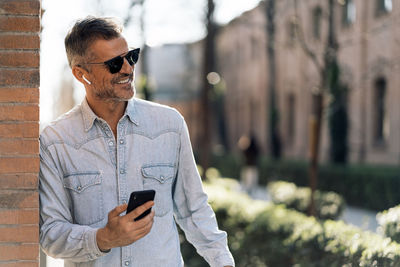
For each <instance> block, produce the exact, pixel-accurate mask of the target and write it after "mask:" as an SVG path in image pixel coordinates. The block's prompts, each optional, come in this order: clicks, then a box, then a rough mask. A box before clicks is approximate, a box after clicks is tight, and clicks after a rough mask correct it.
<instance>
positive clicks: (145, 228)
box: [131, 216, 153, 240]
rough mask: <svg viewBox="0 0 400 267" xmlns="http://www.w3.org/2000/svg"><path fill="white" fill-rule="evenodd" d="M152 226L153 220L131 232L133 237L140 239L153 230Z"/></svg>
mask: <svg viewBox="0 0 400 267" xmlns="http://www.w3.org/2000/svg"><path fill="white" fill-rule="evenodd" d="M146 217H147V216H146ZM143 220H144V219H143ZM140 221H142V220H140ZM152 226H153V220H150V221H149V222H148V223H146V224H144V225H143V227H138V228H136V229H135V230H134V231H132V232H131V236H132V239H133V240H138V239H140V238H142V237H143V236H145V235H147V234H148V233H149V232H150V231H151V228H152Z"/></svg>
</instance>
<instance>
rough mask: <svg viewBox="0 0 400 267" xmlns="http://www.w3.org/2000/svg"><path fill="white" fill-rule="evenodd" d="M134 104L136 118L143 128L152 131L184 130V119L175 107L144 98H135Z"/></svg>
mask: <svg viewBox="0 0 400 267" xmlns="http://www.w3.org/2000/svg"><path fill="white" fill-rule="evenodd" d="M134 105H135V112H136V114H135V115H137V117H136V118H137V119H138V123H139V124H140V125H141V126H142V127H143V129H146V130H147V131H151V132H153V131H154V132H163V131H175V132H180V131H181V130H182V126H183V122H184V119H183V116H182V115H181V114H180V113H179V112H178V111H177V110H176V109H175V108H173V107H170V106H167V105H164V104H160V103H155V102H152V101H146V100H142V99H135V102H134Z"/></svg>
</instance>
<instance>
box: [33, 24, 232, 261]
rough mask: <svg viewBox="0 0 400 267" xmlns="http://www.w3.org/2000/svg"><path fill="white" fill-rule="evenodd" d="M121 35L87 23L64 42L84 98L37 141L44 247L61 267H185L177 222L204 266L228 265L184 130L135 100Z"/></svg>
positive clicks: (161, 110) (158, 108)
mask: <svg viewBox="0 0 400 267" xmlns="http://www.w3.org/2000/svg"><path fill="white" fill-rule="evenodd" d="M121 32H122V27H121V26H120V25H119V24H118V23H117V22H116V21H114V20H113V19H110V18H96V17H88V18H85V19H83V20H79V21H77V22H76V24H75V25H74V26H73V28H72V29H71V31H70V32H69V33H68V35H67V36H66V38H65V47H66V51H67V57H68V61H69V64H70V66H71V68H72V73H73V75H74V76H75V78H76V79H77V80H78V81H80V82H81V83H82V84H83V85H84V86H85V90H86V98H85V100H84V101H83V102H82V104H81V105H78V106H76V107H75V108H74V109H72V110H71V111H70V112H68V113H67V114H65V115H64V116H63V117H61V118H59V119H58V120H57V121H55V122H54V123H52V124H51V125H49V126H48V127H46V128H45V129H44V130H43V132H42V134H41V137H40V159H41V165H40V186H39V192H40V243H41V246H42V248H43V250H44V251H45V252H46V253H47V254H48V255H50V256H52V257H55V258H61V259H64V260H65V266H143V267H149V266H150V267H151V266H157V267H159V266H160V267H164V266H171V267H177V266H183V261H182V257H181V253H180V248H179V238H178V233H177V228H176V225H175V222H174V219H175V221H176V222H177V223H178V224H179V225H180V227H181V228H182V229H183V230H184V232H185V234H186V237H187V239H188V240H189V241H190V242H191V243H192V244H193V245H194V246H195V247H196V249H197V251H198V253H199V254H200V255H202V256H203V257H204V258H205V259H206V260H207V262H208V263H209V264H210V265H211V266H218V267H221V266H233V265H234V262H233V258H232V256H231V254H230V252H229V250H228V247H227V238H226V233H225V232H222V231H220V230H218V226H217V222H216V220H215V215H214V212H213V211H212V209H211V208H210V206H209V205H208V204H207V196H206V195H205V193H204V192H203V189H202V185H201V180H200V177H199V175H198V172H197V169H196V165H195V162H194V159H193V153H192V149H191V145H190V141H189V135H188V130H187V127H186V124H185V122H184V120H183V118H182V116H181V115H180V114H179V113H178V112H177V111H176V110H174V109H172V108H169V107H166V106H162V105H158V104H155V103H151V102H147V101H143V100H139V99H135V98H133V96H134V94H135V88H134V85H133V80H134V69H135V63H136V62H137V60H138V56H139V49H133V50H129V48H128V44H127V42H126V41H125V39H124V38H123V37H122V35H121ZM165 64H168V63H165ZM145 189H154V190H155V191H156V196H155V199H154V202H153V201H150V202H147V203H145V204H144V205H142V206H139V207H138V208H136V209H135V210H133V211H132V212H131V213H128V214H126V212H125V211H126V208H127V204H126V203H127V201H128V198H129V195H130V193H131V192H132V191H138V190H145ZM150 207H151V208H152V212H151V213H150V214H148V215H147V216H146V217H144V218H143V219H141V220H138V221H135V220H134V218H136V217H137V216H138V215H140V214H142V213H143V211H145V210H147V209H148V208H150Z"/></svg>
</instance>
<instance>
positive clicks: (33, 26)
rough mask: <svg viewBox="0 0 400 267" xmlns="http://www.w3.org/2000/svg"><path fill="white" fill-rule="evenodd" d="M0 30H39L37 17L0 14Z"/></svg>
mask: <svg viewBox="0 0 400 267" xmlns="http://www.w3.org/2000/svg"><path fill="white" fill-rule="evenodd" d="M0 31H9V32H39V31H40V19H39V17H31V16H29V17H25V16H18V17H14V16H0Z"/></svg>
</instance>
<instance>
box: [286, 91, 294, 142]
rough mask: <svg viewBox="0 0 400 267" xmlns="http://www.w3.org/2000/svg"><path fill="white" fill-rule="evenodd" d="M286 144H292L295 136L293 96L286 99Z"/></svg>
mask: <svg viewBox="0 0 400 267" xmlns="http://www.w3.org/2000/svg"><path fill="white" fill-rule="evenodd" d="M286 129H287V143H288V144H293V142H294V138H295V136H296V98H295V95H294V94H289V95H288V97H287V125H286Z"/></svg>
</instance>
